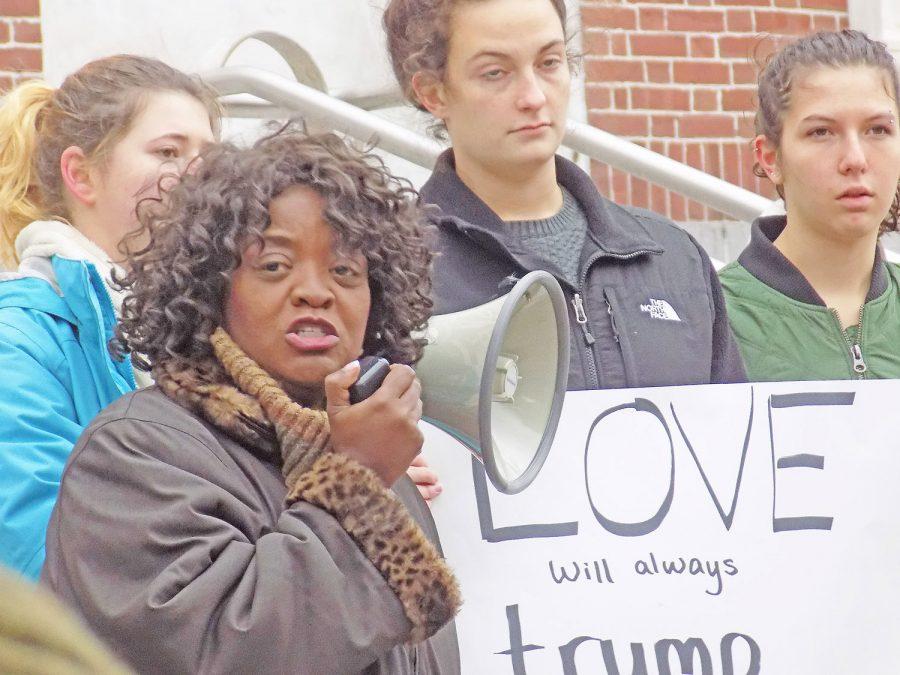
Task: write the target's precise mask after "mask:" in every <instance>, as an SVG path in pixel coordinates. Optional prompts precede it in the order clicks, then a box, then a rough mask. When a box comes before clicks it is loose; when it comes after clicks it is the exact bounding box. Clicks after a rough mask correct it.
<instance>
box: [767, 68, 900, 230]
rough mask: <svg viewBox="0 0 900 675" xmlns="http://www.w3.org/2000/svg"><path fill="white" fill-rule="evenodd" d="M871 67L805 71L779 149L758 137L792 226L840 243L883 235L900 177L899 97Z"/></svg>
mask: <svg viewBox="0 0 900 675" xmlns="http://www.w3.org/2000/svg"><path fill="white" fill-rule="evenodd" d="M892 93H893V92H892V91H891V85H890V82H889V80H888V78H887V76H886V74H885V73H883V72H882V71H881V70H879V69H877V68H873V67H870V66H854V67H841V68H830V67H824V66H820V67H815V68H812V69H808V70H805V71H800V72H799V73H798V74H797V77H795V79H794V82H793V84H792V86H791V93H790V99H789V100H790V102H789V105H788V109H787V111H786V112H785V114H784V119H783V131H782V138H781V147H780V148H775V147H774V145H773V144H772V143H770V142H769V141H767V140H766V139H765V137H758V138H757V143H760V142H761V146H759V147H761V148H762V150H761V151H760V150H759V149H758V150H757V159H758V160H759V161H760V164H761V166H762V167H763V168H764V169H766V170H767V171H768V172H769V176H770V177H771V178H772V179H773V181H774V182H775V183H776V184H780V185H781V186H782V187H783V189H784V194H785V201H786V204H787V212H788V223H789V224H790V225H791V226H792V227H802V228H804V229H807V230H811V231H812V232H814V233H816V234H817V235H818V236H820V237H823V238H826V239H830V240H834V241H848V242H849V241H852V240H855V239H858V238H860V237H874V236H877V231H878V227H879V225H880V223H881V221H882V220H883V219H884V218H885V216H886V215H887V212H888V209H889V208H890V205H891V202H892V201H893V199H894V195H895V193H896V192H897V181H898V179H900V134H898V129H897V124H898V112H897V102H896V101H895V100H894V99H893V97H892Z"/></svg>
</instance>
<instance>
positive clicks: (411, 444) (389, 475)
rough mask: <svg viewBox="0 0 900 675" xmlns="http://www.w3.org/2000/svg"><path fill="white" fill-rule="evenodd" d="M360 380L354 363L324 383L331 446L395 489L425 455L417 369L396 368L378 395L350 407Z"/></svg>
mask: <svg viewBox="0 0 900 675" xmlns="http://www.w3.org/2000/svg"><path fill="white" fill-rule="evenodd" d="M358 377H359V362H357V361H353V362H352V363H348V364H347V365H346V366H344V367H343V368H341V369H340V370H339V371H337V372H335V373H332V374H330V375H328V376H327V377H326V378H325V397H326V400H327V406H326V412H327V413H328V421H329V423H330V425H331V445H332V447H333V448H334V451H335V452H340V453H343V454H345V455H347V456H349V457H351V458H353V459H354V460H356V461H357V462H359V463H360V464H362V465H363V466H366V467H368V468H370V469H372V471H374V472H375V473H376V474H377V475H378V476H379V477H380V478H381V480H382V481H383V482H384V484H385V485H388V486H390V485H393V483H394V482H395V481H396V480H397V479H398V478H399V477H400V476H401V475H402V474H403V472H405V471H406V470H407V468H408V467H409V465H410V463H411V462H412V460H413V459H414V458H415V457H416V455H418V454H419V452H420V451H421V449H422V443H423V442H424V437H423V436H422V432H421V431H420V430H419V427H418V422H419V419H420V418H421V417H422V400H421V398H420V396H421V392H422V387H421V385H420V384H419V380H418V379H417V378H416V374H415V371H413V369H412V368H410V367H409V366H405V365H399V364H394V365H391V366H390V372H388V374H387V376H386V377H385V378H384V382H383V383H382V384H381V386H380V387H379V388H378V389H377V391H375V393H373V394H372V395H371V396H369V397H368V398H367V399H365V400H363V401H360V402H359V403H355V404H351V403H350V387H351V386H352V385H353V384H354V382H356V380H357V378H358Z"/></svg>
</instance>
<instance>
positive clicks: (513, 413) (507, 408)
mask: <svg viewBox="0 0 900 675" xmlns="http://www.w3.org/2000/svg"><path fill="white" fill-rule="evenodd" d="M425 337H426V340H427V345H426V347H425V351H424V355H423V357H422V359H421V360H420V361H419V363H418V364H417V365H416V374H417V375H418V377H419V380H421V382H422V405H423V418H424V419H425V421H428V422H431V423H432V424H434V425H435V426H437V427H439V428H441V429H443V430H444V431H446V432H448V433H450V434H451V435H452V436H454V437H455V438H457V439H458V440H460V441H462V442H463V443H464V444H465V445H466V447H468V448H469V449H470V450H471V451H472V453H473V454H474V455H475V456H476V457H477V458H478V459H479V460H481V462H482V463H483V464H484V467H485V469H486V471H487V475H488V477H489V478H490V480H491V482H492V483H493V484H494V486H495V487H496V488H497V489H498V490H500V491H501V492H505V493H507V494H514V493H516V492H520V491H521V490H524V489H525V488H526V487H528V485H529V484H530V483H531V481H532V480H534V478H535V477H536V476H537V474H538V471H540V469H541V466H542V465H543V463H544V460H545V459H546V458H547V454H548V453H549V451H550V445H551V444H552V442H553V437H554V435H555V434H556V427H557V424H558V423H559V415H560V412H561V411H562V403H563V398H564V397H565V392H566V384H567V381H568V376H569V321H568V317H567V314H566V301H565V298H564V296H563V292H562V289H561V288H560V286H559V282H557V281H556V279H554V278H553V276H552V275H550V274H549V273H547V272H542V271H537V272H530V273H529V274H527V275H525V277H523V278H522V279H521V280H519V281H518V282H517V283H516V285H515V286H514V287H513V288H512V290H511V291H510V292H509V293H508V294H506V295H505V296H503V297H500V298H497V299H496V300H492V301H491V302H488V303H487V304H484V305H480V306H478V307H473V308H472V309H467V310H463V311H461V312H454V313H452V314H441V315H437V316H434V317H432V318H431V320H430V321H429V322H428V326H427V328H426V331H425Z"/></svg>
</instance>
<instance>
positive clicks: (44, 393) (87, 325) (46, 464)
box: [0, 256, 135, 580]
mask: <svg viewBox="0 0 900 675" xmlns="http://www.w3.org/2000/svg"><path fill="white" fill-rule="evenodd" d="M51 263H52V266H53V271H54V274H55V276H56V283H57V284H58V286H59V289H60V293H57V292H56V290H55V289H54V288H53V286H52V285H51V284H50V283H49V282H47V281H45V280H44V279H41V278H36V277H17V278H13V279H9V280H5V281H0V563H2V564H5V565H7V566H9V567H12V568H13V569H15V570H18V571H19V572H20V573H22V574H24V575H25V576H27V577H30V578H32V579H35V580H37V577H38V574H39V573H40V571H41V565H42V564H43V562H44V537H45V534H46V530H47V524H48V522H49V520H50V512H51V511H52V509H53V505H54V503H55V502H56V495H57V492H58V490H59V482H60V478H61V477H62V472H63V467H64V466H65V464H66V460H67V459H68V457H69V452H70V451H71V450H72V447H73V446H74V445H75V441H76V440H77V439H78V436H79V435H80V434H81V431H82V430H83V429H84V427H85V426H87V424H88V423H89V422H90V421H91V419H93V418H94V416H95V415H96V414H97V413H98V412H100V410H101V409H103V408H105V407H106V406H107V405H109V404H110V403H112V402H113V401H114V400H116V399H117V398H118V397H119V396H121V395H122V394H124V393H127V392H129V391H131V390H133V389H135V383H134V373H133V371H132V369H131V361H130V359H127V358H126V359H124V360H122V361H115V360H113V358H112V357H111V356H110V354H109V351H108V349H107V344H108V342H109V340H110V338H112V336H113V330H114V328H115V324H116V316H115V310H114V309H113V305H112V301H111V300H110V298H109V293H108V292H107V290H106V287H105V285H104V283H103V280H102V278H101V277H100V274H99V273H98V272H97V270H96V269H95V268H94V266H93V265H91V264H90V263H87V262H83V261H77V260H69V259H65V258H61V257H59V256H53V257H52V258H51ZM95 498H96V499H104V495H102V494H98V495H96V497H95Z"/></svg>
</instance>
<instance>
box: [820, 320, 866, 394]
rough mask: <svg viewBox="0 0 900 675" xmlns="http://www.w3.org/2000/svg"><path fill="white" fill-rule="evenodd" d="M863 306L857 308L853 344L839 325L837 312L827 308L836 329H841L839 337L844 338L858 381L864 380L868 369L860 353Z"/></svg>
mask: <svg viewBox="0 0 900 675" xmlns="http://www.w3.org/2000/svg"><path fill="white" fill-rule="evenodd" d="M865 308H866V306H865V305H860V306H859V315H858V317H859V321H858V323H857V324H856V342H853V341H852V340H851V339H850V335H849V333H847V330H846V329H845V328H844V327H843V326H842V325H841V317H840V316H838V313H837V310H836V309H834V308H832V307H829V309H830V310H831V313H832V314H833V315H834V319H835V321H837V324H838V328H840V329H841V335H842V336H843V337H844V342H846V343H847V349H848V350H849V351H850V362H851V365H852V366H853V372H854V373H856V375H857V376H858V379H860V380H862V379H864V378H865V373H866V371H867V370H868V369H869V367H868V366H867V365H866V360H865V359H864V358H863V352H862V336H863V314H864V312H865Z"/></svg>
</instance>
